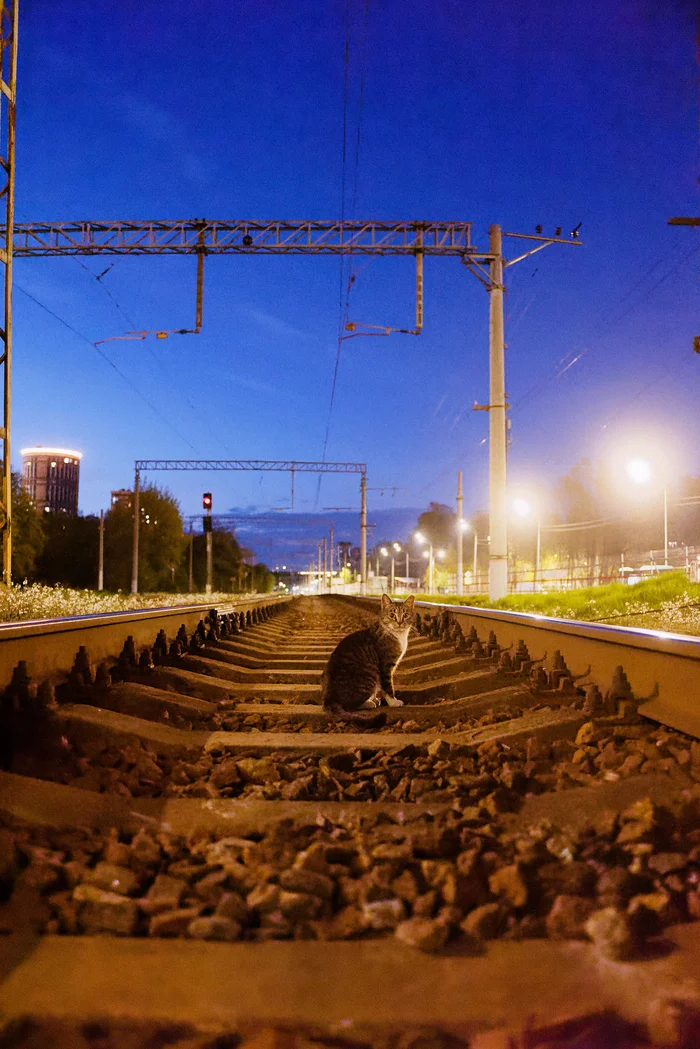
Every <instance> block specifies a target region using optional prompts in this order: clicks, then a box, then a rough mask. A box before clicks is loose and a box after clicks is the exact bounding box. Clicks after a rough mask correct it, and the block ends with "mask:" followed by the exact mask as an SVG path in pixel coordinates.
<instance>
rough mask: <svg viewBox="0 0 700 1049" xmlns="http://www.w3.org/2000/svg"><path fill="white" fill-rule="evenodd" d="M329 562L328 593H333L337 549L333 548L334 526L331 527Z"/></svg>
mask: <svg viewBox="0 0 700 1049" xmlns="http://www.w3.org/2000/svg"><path fill="white" fill-rule="evenodd" d="M328 560H329V563H330V570H331V571H330V576H329V579H328V592H329V593H330V594H332V593H333V569H334V568H335V564H334V562H335V548H334V546H333V525H332V524H331V525H330V535H329V538H328Z"/></svg>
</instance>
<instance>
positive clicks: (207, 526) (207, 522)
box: [202, 514, 214, 532]
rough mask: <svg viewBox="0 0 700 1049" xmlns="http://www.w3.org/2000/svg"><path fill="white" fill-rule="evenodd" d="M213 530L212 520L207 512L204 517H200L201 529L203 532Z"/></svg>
mask: <svg viewBox="0 0 700 1049" xmlns="http://www.w3.org/2000/svg"><path fill="white" fill-rule="evenodd" d="M213 530H214V528H213V520H212V518H211V517H210V515H209V514H207V515H206V517H203V518H202V531H203V532H213Z"/></svg>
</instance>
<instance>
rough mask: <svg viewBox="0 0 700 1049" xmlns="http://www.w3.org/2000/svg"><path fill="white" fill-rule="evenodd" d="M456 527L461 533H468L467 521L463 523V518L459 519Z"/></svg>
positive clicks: (468, 525)
mask: <svg viewBox="0 0 700 1049" xmlns="http://www.w3.org/2000/svg"><path fill="white" fill-rule="evenodd" d="M457 526H458V528H459V529H460V531H462V532H468V531H469V529H470V528H471V525H470V524H469V521H465V520H464V518H463V517H460V519H459V521H458V522H457Z"/></svg>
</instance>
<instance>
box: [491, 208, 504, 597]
mask: <svg viewBox="0 0 700 1049" xmlns="http://www.w3.org/2000/svg"><path fill="white" fill-rule="evenodd" d="M489 251H490V253H491V262H490V264H489V276H490V281H489V372H490V381H489V451H490V456H489V517H490V520H489V527H490V531H491V546H490V548H489V596H490V597H491V600H492V601H497V600H498V598H500V597H505V596H506V595H507V593H508V494H507V489H506V385H505V359H504V353H503V248H502V240H501V227H500V226H489Z"/></svg>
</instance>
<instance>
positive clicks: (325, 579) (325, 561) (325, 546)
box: [323, 535, 328, 594]
mask: <svg viewBox="0 0 700 1049" xmlns="http://www.w3.org/2000/svg"><path fill="white" fill-rule="evenodd" d="M327 589H328V543H327V542H326V537H325V535H324V537H323V592H324V594H325V592H326V590H327Z"/></svg>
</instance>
